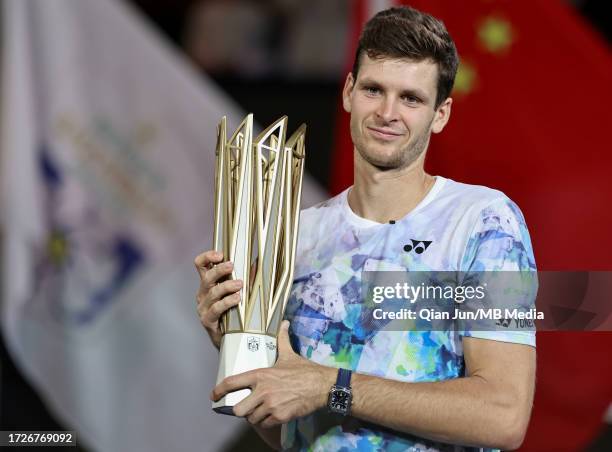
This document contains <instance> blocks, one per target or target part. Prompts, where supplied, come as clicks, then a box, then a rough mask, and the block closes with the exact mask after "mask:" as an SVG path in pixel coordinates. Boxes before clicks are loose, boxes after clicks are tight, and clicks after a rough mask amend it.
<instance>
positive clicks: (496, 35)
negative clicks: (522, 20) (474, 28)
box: [478, 16, 515, 53]
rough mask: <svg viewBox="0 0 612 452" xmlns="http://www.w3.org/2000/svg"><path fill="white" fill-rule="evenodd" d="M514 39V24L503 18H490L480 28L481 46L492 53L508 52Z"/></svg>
mask: <svg viewBox="0 0 612 452" xmlns="http://www.w3.org/2000/svg"><path fill="white" fill-rule="evenodd" d="M514 38H515V32H514V30H513V29H512V24H511V23H510V22H509V21H508V20H506V19H503V18H501V17H496V16H489V17H487V18H485V19H484V20H483V21H482V22H481V23H480V25H479V26H478V39H479V41H480V44H481V45H482V46H483V47H484V48H485V49H486V50H488V51H489V52H491V53H501V52H505V51H507V50H508V49H509V48H510V46H511V45H512V42H513V41H514Z"/></svg>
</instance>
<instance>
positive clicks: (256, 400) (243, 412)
mask: <svg viewBox="0 0 612 452" xmlns="http://www.w3.org/2000/svg"><path fill="white" fill-rule="evenodd" d="M261 402H262V400H261V396H260V395H259V394H258V393H257V391H252V392H251V395H249V396H248V397H246V398H245V399H243V400H242V401H241V402H240V403H239V404H238V405H236V406H235V407H234V414H235V415H236V416H238V417H246V416H250V415H251V414H252V412H253V410H255V409H256V408H257V407H259V406H261ZM249 422H250V421H249Z"/></svg>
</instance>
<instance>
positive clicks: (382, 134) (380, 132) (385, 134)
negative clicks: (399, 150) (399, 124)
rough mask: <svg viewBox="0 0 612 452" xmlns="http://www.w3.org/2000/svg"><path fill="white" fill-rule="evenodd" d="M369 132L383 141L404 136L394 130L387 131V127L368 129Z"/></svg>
mask: <svg viewBox="0 0 612 452" xmlns="http://www.w3.org/2000/svg"><path fill="white" fill-rule="evenodd" d="M368 130H369V131H370V133H371V134H372V136H374V137H376V138H379V139H382V140H389V141H390V140H395V139H397V138H398V137H401V136H402V135H404V134H403V133H401V132H398V131H396V130H393V129H387V128H385V127H368Z"/></svg>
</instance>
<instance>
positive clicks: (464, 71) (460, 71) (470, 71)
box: [453, 60, 476, 95]
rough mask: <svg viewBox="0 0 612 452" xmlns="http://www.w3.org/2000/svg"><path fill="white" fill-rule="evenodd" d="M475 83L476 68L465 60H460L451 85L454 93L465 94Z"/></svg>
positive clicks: (470, 90)
mask: <svg viewBox="0 0 612 452" xmlns="http://www.w3.org/2000/svg"><path fill="white" fill-rule="evenodd" d="M475 85H476V68H474V66H473V65H472V64H470V63H469V62H467V61H464V60H461V62H460V63H459V67H458V68H457V75H456V76H455V85H454V86H453V94H454V95H466V94H469V93H470V92H472V90H473V89H474V86H475Z"/></svg>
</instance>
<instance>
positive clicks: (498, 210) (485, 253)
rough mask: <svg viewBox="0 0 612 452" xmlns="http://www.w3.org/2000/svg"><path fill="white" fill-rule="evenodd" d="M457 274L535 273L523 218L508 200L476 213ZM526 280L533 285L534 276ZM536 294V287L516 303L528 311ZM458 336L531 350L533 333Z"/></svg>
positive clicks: (492, 332) (500, 200)
mask: <svg viewBox="0 0 612 452" xmlns="http://www.w3.org/2000/svg"><path fill="white" fill-rule="evenodd" d="M461 270H462V271H463V272H466V274H480V275H484V274H487V273H488V272H497V271H507V272H515V273H513V275H514V274H517V275H518V274H519V272H520V273H522V272H536V271H537V268H536V264H535V258H534V254H533V248H532V245H531V239H530V237H529V232H528V230H527V225H526V224H525V218H524V216H523V214H522V212H521V211H520V209H519V208H518V206H517V205H516V204H515V203H514V202H513V201H512V200H510V199H509V198H507V197H503V198H500V199H498V200H496V201H494V202H492V203H490V204H489V205H487V206H486V207H484V208H483V209H482V210H481V211H480V213H479V215H478V218H477V219H476V222H475V224H474V227H473V229H472V231H471V233H470V236H469V239H468V242H467V246H466V250H465V252H464V254H463V258H462V260H461ZM482 272H486V273H482ZM530 276H536V278H535V281H536V282H537V275H530ZM536 293H537V283H536V287H535V290H533V291H525V292H524V293H522V294H521V295H520V296H521V297H522V298H520V299H518V297H519V295H517V300H516V303H517V304H520V305H521V307H522V308H523V309H525V310H528V309H532V308H534V307H535V296H536ZM525 294H526V295H525ZM513 301H514V300H513ZM462 335H464V336H469V337H478V338H481V339H491V340H497V341H502V342H513V343H520V344H526V345H532V346H535V331H511V330H508V331H504V328H501V327H500V328H499V329H496V331H476V330H465V331H463V332H462Z"/></svg>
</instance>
